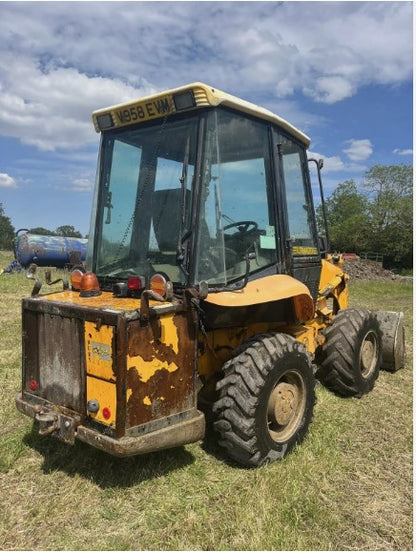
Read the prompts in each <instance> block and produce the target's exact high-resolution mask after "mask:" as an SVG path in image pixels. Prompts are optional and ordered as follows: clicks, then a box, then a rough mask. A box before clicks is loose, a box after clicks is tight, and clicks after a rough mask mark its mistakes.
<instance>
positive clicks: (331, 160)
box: [308, 151, 367, 173]
mask: <svg viewBox="0 0 416 552" xmlns="http://www.w3.org/2000/svg"><path fill="white" fill-rule="evenodd" d="M308 158H313V159H316V160H319V159H322V160H323V162H324V167H323V169H322V170H323V172H325V173H330V172H331V173H333V172H347V173H351V172H357V173H359V172H362V171H365V170H367V167H366V166H365V165H361V164H358V163H345V162H344V161H343V160H342V159H341V158H340V157H339V156H338V155H333V156H329V157H327V156H325V155H322V154H320V153H317V152H313V151H308Z"/></svg>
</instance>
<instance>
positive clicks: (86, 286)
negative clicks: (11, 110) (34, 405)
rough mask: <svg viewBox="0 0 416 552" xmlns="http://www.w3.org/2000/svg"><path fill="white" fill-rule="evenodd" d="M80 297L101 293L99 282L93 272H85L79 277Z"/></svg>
mask: <svg viewBox="0 0 416 552" xmlns="http://www.w3.org/2000/svg"><path fill="white" fill-rule="evenodd" d="M80 290H81V291H80V293H79V295H80V297H94V296H96V295H101V291H100V284H99V283H98V278H97V276H96V275H95V274H94V272H86V273H85V274H84V275H83V276H82V278H81V284H80Z"/></svg>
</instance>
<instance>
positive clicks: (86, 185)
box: [72, 178, 94, 193]
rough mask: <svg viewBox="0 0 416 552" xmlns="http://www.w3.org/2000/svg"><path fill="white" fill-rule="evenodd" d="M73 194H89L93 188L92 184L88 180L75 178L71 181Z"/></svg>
mask: <svg viewBox="0 0 416 552" xmlns="http://www.w3.org/2000/svg"><path fill="white" fill-rule="evenodd" d="M72 184H73V188H72V190H73V191H74V192H88V193H89V192H91V190H92V189H93V187H94V183H93V182H91V180H89V179H88V178H75V179H74V180H73V181H72Z"/></svg>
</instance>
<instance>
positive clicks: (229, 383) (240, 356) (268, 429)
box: [214, 334, 315, 467]
mask: <svg viewBox="0 0 416 552" xmlns="http://www.w3.org/2000/svg"><path fill="white" fill-rule="evenodd" d="M217 391H218V392H219V399H218V400H217V401H216V403H215V404H214V414H215V415H216V421H215V423H214V427H215V429H216V430H217V431H218V432H219V434H220V441H219V442H220V445H221V446H223V447H225V448H226V449H227V452H228V454H229V456H230V457H231V458H233V459H234V460H236V461H237V462H238V463H240V464H242V465H244V466H251V467H253V466H261V465H263V464H265V463H268V462H271V461H274V460H277V459H280V458H283V457H284V456H285V455H286V454H288V453H289V452H290V451H291V450H292V449H293V447H294V446H295V445H296V444H297V443H299V442H300V441H301V440H302V439H303V438H304V437H305V435H306V433H307V431H308V427H309V424H310V423H311V421H312V417H313V407H314V404H315V378H314V373H313V369H312V363H311V359H310V356H309V355H308V353H307V352H306V349H305V347H304V346H303V345H302V344H301V343H299V342H298V341H296V340H295V339H294V338H292V337H291V336H288V335H285V334H264V335H261V336H257V337H255V338H252V339H250V340H249V341H247V342H246V343H245V344H244V345H243V346H242V347H241V348H240V349H239V350H237V351H236V354H235V356H234V357H233V358H232V359H231V360H230V361H228V362H227V363H226V364H225V365H224V378H223V379H222V380H220V381H219V382H218V384H217Z"/></svg>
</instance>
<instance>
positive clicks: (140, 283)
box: [127, 276, 145, 291]
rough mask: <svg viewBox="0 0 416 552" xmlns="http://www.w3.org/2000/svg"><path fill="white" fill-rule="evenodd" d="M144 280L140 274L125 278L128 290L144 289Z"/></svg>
mask: <svg viewBox="0 0 416 552" xmlns="http://www.w3.org/2000/svg"><path fill="white" fill-rule="evenodd" d="M144 287H145V281H144V278H142V277H141V276H129V277H128V278H127V288H128V289H129V290H130V291H140V290H141V289H144Z"/></svg>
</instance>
